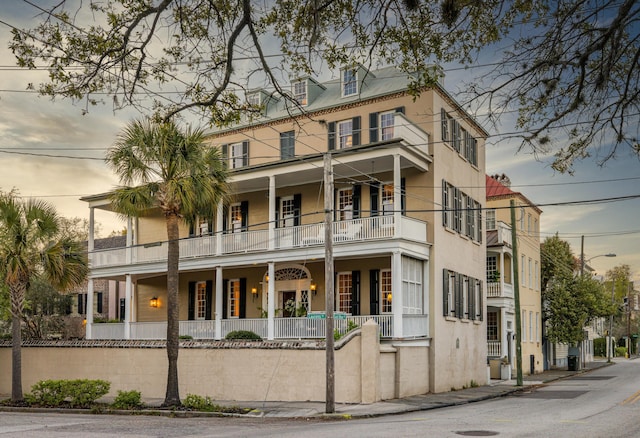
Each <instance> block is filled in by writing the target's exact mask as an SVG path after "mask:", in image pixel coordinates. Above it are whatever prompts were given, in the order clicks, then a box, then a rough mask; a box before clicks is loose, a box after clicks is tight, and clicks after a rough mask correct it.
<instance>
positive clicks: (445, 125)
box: [440, 108, 449, 141]
mask: <svg viewBox="0 0 640 438" xmlns="http://www.w3.org/2000/svg"><path fill="white" fill-rule="evenodd" d="M440 122H441V126H440V132H441V133H442V141H449V117H448V116H447V112H446V111H445V109H444V108H441V109H440Z"/></svg>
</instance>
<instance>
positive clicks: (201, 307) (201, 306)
mask: <svg viewBox="0 0 640 438" xmlns="http://www.w3.org/2000/svg"><path fill="white" fill-rule="evenodd" d="M195 299H196V302H195V309H196V314H195V319H205V316H206V313H207V282H206V281H199V282H197V283H196V296H195Z"/></svg>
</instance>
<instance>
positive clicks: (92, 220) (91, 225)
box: [87, 207, 96, 254]
mask: <svg viewBox="0 0 640 438" xmlns="http://www.w3.org/2000/svg"><path fill="white" fill-rule="evenodd" d="M95 224H96V219H95V208H94V207H89V240H88V242H87V250H88V251H89V254H91V251H93V235H94V232H95V227H96V225H95Z"/></svg>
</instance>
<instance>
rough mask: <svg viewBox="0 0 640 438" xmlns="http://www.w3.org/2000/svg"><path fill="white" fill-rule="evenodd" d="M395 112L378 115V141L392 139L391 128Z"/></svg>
mask: <svg viewBox="0 0 640 438" xmlns="http://www.w3.org/2000/svg"><path fill="white" fill-rule="evenodd" d="M395 113H396V112H395V111H389V112H386V113H381V114H380V140H382V141H384V140H391V139H392V138H393V135H394V132H393V126H394V124H395Z"/></svg>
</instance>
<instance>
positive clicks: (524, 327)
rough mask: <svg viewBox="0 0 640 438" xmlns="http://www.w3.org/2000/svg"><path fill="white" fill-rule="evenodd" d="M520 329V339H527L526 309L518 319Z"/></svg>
mask: <svg viewBox="0 0 640 438" xmlns="http://www.w3.org/2000/svg"><path fill="white" fill-rule="evenodd" d="M520 330H521V331H522V333H521V339H522V340H523V341H526V340H527V311H526V310H523V311H522V319H521V320H520Z"/></svg>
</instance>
